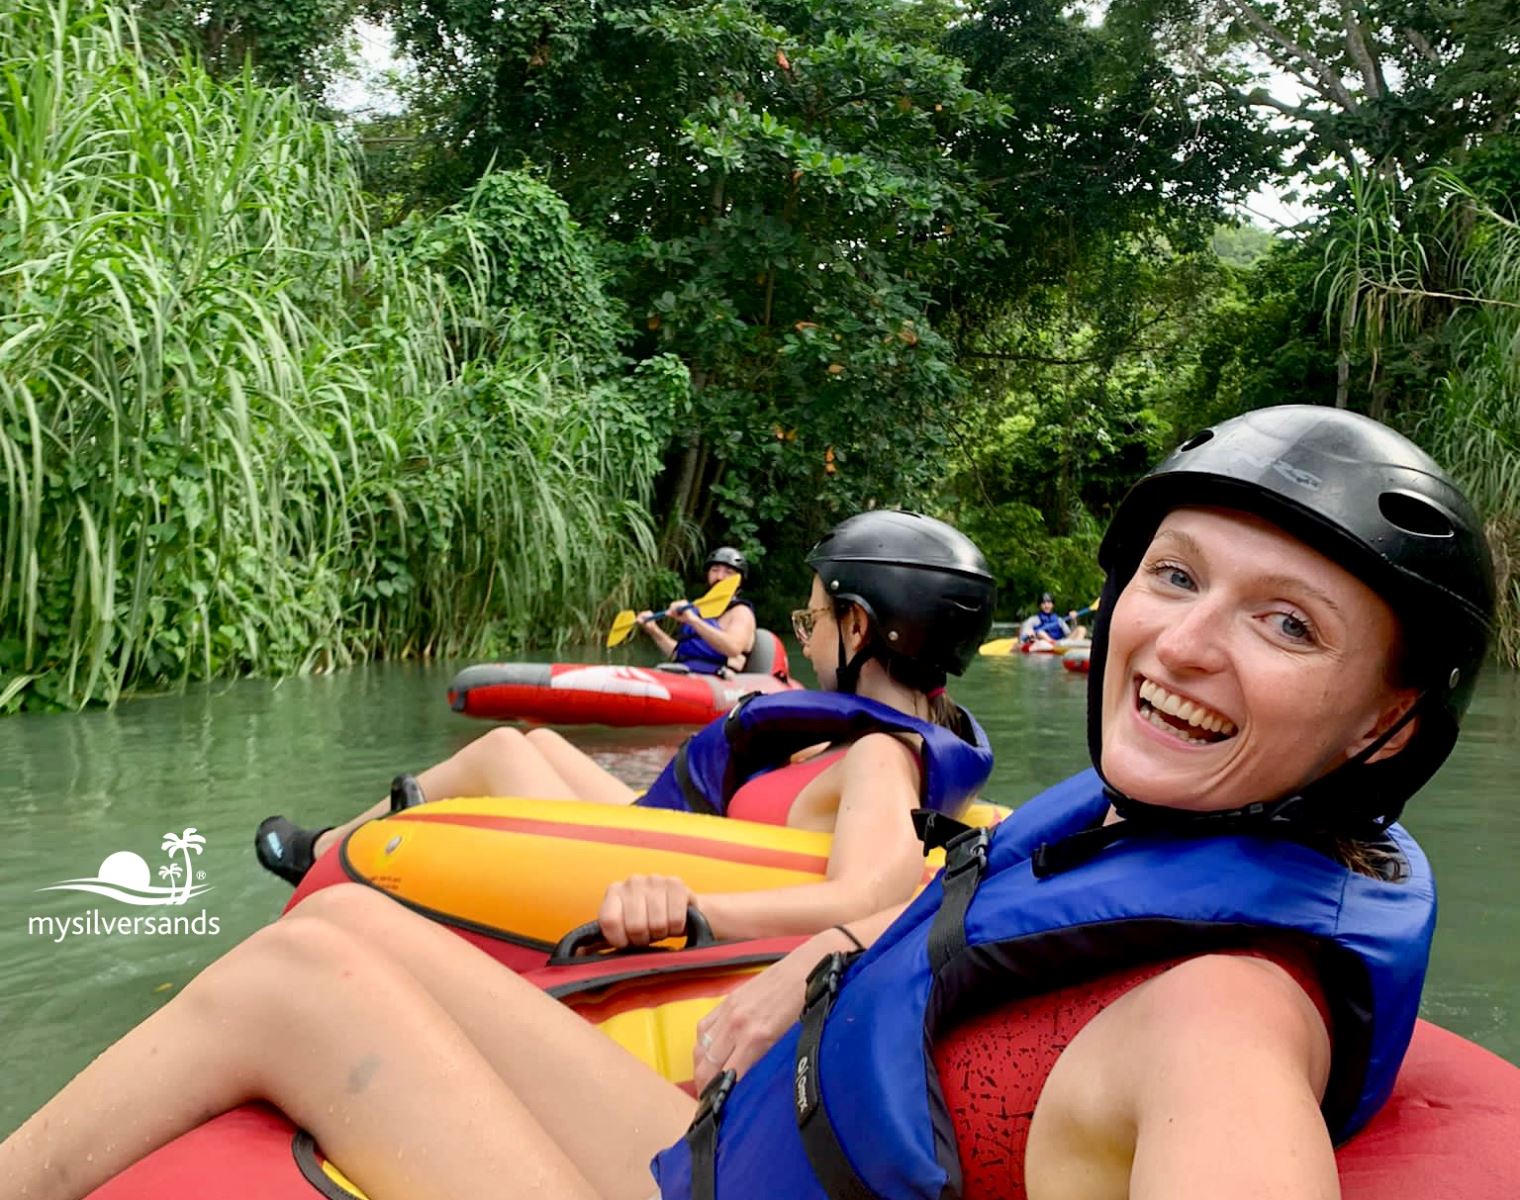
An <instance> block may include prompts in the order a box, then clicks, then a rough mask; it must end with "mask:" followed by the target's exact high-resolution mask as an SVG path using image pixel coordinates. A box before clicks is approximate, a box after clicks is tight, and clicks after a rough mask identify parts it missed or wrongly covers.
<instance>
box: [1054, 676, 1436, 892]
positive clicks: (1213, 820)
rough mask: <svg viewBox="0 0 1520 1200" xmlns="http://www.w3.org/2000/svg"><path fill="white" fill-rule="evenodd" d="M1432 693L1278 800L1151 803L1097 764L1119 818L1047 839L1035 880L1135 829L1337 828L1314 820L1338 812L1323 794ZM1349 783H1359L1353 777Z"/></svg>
mask: <svg viewBox="0 0 1520 1200" xmlns="http://www.w3.org/2000/svg"><path fill="white" fill-rule="evenodd" d="M1430 694H1431V693H1430V692H1429V691H1428V690H1427V691H1423V692H1421V693H1420V694H1419V695H1418V696H1416V697H1415V701H1414V703H1413V704H1411V705H1410V706H1409V708H1408V709H1407V710H1406V711H1405V712H1404V714H1403V715H1402V716H1401V717H1399V719H1398V720H1397V721H1395V722H1394V723H1393V724H1392V725H1390V726H1389V727H1388V728H1387V729H1386V730H1384V731H1383V732H1382V733H1380V734H1379V735H1378V736H1377V737H1376V738H1374V739H1373V740H1372V741H1371V742H1370V743H1369V744H1368V745H1367V746H1365V747H1363V748H1362V750H1361V751H1360V752H1358V753H1357V754H1356V755H1355V756H1353V757H1351V758H1348V759H1347V760H1346V761H1345V762H1343V763H1342V764H1341V765H1340V766H1338V767H1336V768H1335V770H1333V771H1331V772H1329V773H1328V774H1326V775H1322V776H1321V777H1320V778H1318V779H1316V780H1314V781H1313V782H1311V783H1308V784H1305V785H1304V786H1303V787H1302V788H1299V789H1298V790H1297V791H1295V792H1292V793H1290V794H1289V795H1287V796H1284V797H1282V798H1281V799H1279V800H1267V801H1257V802H1256V803H1254V804H1247V805H1243V806H1242V807H1240V808H1230V809H1223V810H1216V811H1212V812H1197V811H1194V810H1192V809H1182V808H1173V807H1171V806H1170V805H1166V804H1150V803H1147V802H1146V801H1143V800H1136V799H1134V798H1133V797H1131V796H1126V795H1125V794H1124V793H1123V792H1121V791H1119V789H1118V788H1116V787H1114V785H1113V784H1111V783H1110V782H1109V781H1108V779H1107V778H1106V777H1105V776H1104V774H1103V768H1102V766H1101V764H1099V765H1097V771H1098V778H1099V779H1101V780H1102V781H1103V791H1104V792H1105V793H1106V794H1107V796H1108V800H1109V803H1110V804H1112V805H1113V807H1114V811H1115V812H1116V813H1118V814H1119V818H1120V819H1119V820H1118V821H1115V822H1113V823H1112V824H1108V825H1100V826H1098V827H1097V828H1096V829H1084V830H1082V831H1081V832H1079V833H1074V834H1071V835H1069V836H1068V837H1064V838H1061V839H1060V840H1059V841H1056V842H1046V843H1044V844H1043V845H1041V846H1040V847H1039V848H1038V849H1037V850H1036V851H1035V852H1034V855H1033V857H1032V862H1031V867H1032V869H1033V871H1034V874H1035V876H1036V877H1037V878H1041V879H1043V878H1045V877H1046V876H1049V875H1055V874H1058V873H1059V872H1061V871H1066V870H1069V869H1071V868H1072V867H1076V866H1080V865H1081V864H1082V863H1084V862H1086V861H1088V860H1089V859H1090V858H1092V857H1093V856H1095V855H1096V854H1098V853H1099V852H1101V851H1102V850H1104V849H1105V848H1107V847H1108V846H1111V845H1113V843H1115V842H1117V841H1118V840H1119V839H1120V838H1124V837H1129V836H1131V835H1132V834H1137V833H1147V832H1163V833H1191V834H1199V835H1213V834H1228V833H1234V832H1237V831H1239V832H1254V831H1256V830H1264V829H1269V830H1271V831H1272V832H1274V833H1277V834H1281V835H1282V836H1285V837H1289V838H1297V839H1300V840H1305V839H1310V840H1312V838H1313V836H1314V835H1316V834H1324V833H1330V832H1334V831H1335V822H1333V821H1324V820H1317V819H1316V818H1318V817H1323V816H1329V815H1333V812H1334V810H1333V808H1332V807H1331V806H1332V805H1333V803H1334V802H1333V801H1332V800H1329V799H1327V798H1325V795H1324V794H1325V792H1327V791H1328V790H1330V789H1331V788H1334V787H1339V786H1340V785H1341V784H1342V783H1343V782H1344V781H1345V776H1344V774H1343V773H1344V772H1347V771H1351V770H1353V769H1355V768H1359V767H1364V766H1366V765H1367V764H1368V763H1370V762H1371V760H1372V757H1373V755H1375V754H1376V753H1377V752H1378V751H1379V750H1381V749H1382V748H1383V747H1384V746H1386V745H1387V744H1388V742H1389V741H1390V740H1391V739H1392V738H1393V737H1394V735H1395V734H1397V733H1398V732H1399V730H1401V729H1403V728H1404V727H1405V726H1406V725H1408V724H1409V723H1410V722H1411V721H1412V720H1414V718H1415V717H1416V716H1417V715H1418V714H1419V712H1420V710H1421V709H1423V708H1424V707H1425V704H1426V700H1427V699H1428V698H1429V697H1430ZM1351 786H1352V787H1355V782H1354V780H1353V781H1352V783H1351ZM1390 824H1392V818H1390V817H1372V818H1369V819H1368V820H1367V821H1366V822H1364V823H1363V825H1362V828H1363V829H1366V828H1367V827H1368V825H1371V826H1372V827H1374V828H1378V829H1383V828H1386V827H1387V826H1388V825H1390ZM1346 832H1352V830H1351V829H1349V828H1347V829H1346Z"/></svg>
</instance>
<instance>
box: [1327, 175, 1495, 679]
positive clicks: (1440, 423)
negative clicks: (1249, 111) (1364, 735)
mask: <svg viewBox="0 0 1520 1200" xmlns="http://www.w3.org/2000/svg"><path fill="white" fill-rule="evenodd" d="M1353 194H1354V202H1355V203H1354V208H1353V211H1352V212H1351V213H1350V214H1349V216H1348V219H1347V221H1346V222H1345V231H1344V232H1343V234H1342V235H1341V236H1340V237H1338V238H1336V239H1334V240H1332V241H1331V243H1330V245H1329V249H1328V252H1327V265H1326V275H1325V278H1326V280H1327V281H1328V295H1329V305H1330V312H1331V313H1332V315H1337V316H1338V317H1339V320H1340V321H1341V324H1342V329H1343V331H1344V333H1345V335H1346V336H1347V337H1348V338H1349V339H1351V340H1353V341H1354V342H1356V343H1357V344H1359V345H1360V346H1361V347H1363V348H1365V349H1366V350H1367V351H1368V352H1369V354H1370V356H1371V358H1372V361H1373V364H1374V367H1375V368H1376V364H1377V362H1378V359H1379V358H1380V357H1381V358H1384V359H1386V358H1388V357H1390V356H1392V355H1395V354H1402V355H1405V356H1406V357H1410V356H1413V357H1415V358H1417V359H1420V360H1423V361H1426V362H1429V361H1434V362H1438V363H1440V364H1441V370H1440V373H1439V375H1438V376H1437V377H1436V378H1435V380H1434V382H1433V386H1429V387H1426V388H1424V389H1422V391H1421V394H1419V395H1416V396H1406V397H1404V398H1403V404H1402V405H1401V409H1402V412H1401V414H1400V416H1401V419H1402V421H1403V423H1404V424H1405V425H1407V426H1408V428H1409V431H1410V432H1411V433H1412V434H1413V435H1414V437H1415V438H1416V439H1417V440H1418V441H1419V442H1420V444H1421V445H1423V446H1424V447H1425V448H1426V449H1427V450H1428V451H1429V452H1430V453H1431V454H1432V455H1433V456H1434V457H1435V458H1436V459H1437V460H1438V461H1439V462H1440V463H1441V464H1442V465H1443V466H1445V467H1447V468H1448V469H1449V470H1450V471H1451V472H1452V473H1453V475H1455V476H1456V478H1457V479H1458V480H1459V481H1460V482H1461V483H1462V485H1463V486H1464V488H1466V489H1467V491H1468V494H1469V495H1470V496H1471V497H1472V499H1473V501H1474V503H1475V504H1476V505H1477V506H1478V510H1479V512H1480V513H1482V514H1483V516H1484V520H1485V525H1486V531H1487V533H1488V540H1489V544H1490V546H1492V548H1493V551H1494V565H1495V568H1496V572H1497V575H1498V582H1499V609H1498V628H1497V635H1498V636H1497V643H1496V650H1497V653H1498V655H1499V657H1500V659H1501V660H1502V661H1504V662H1506V663H1508V664H1509V665H1510V666H1520V224H1517V222H1516V221H1515V219H1514V218H1513V216H1512V215H1511V214H1508V213H1505V212H1501V211H1499V209H1498V208H1497V207H1495V206H1494V205H1493V204H1491V203H1489V202H1487V201H1486V200H1485V199H1484V198H1483V197H1481V196H1479V195H1478V194H1476V193H1475V192H1474V191H1473V190H1472V189H1471V188H1469V187H1468V186H1467V185H1466V184H1464V183H1463V182H1462V180H1461V179H1459V178H1457V177H1456V176H1454V175H1452V174H1450V173H1444V172H1443V173H1440V174H1437V175H1434V176H1432V177H1431V178H1430V179H1428V180H1426V181H1425V182H1424V183H1423V184H1422V186H1420V187H1418V188H1415V189H1413V190H1410V191H1405V192H1400V191H1396V190H1395V189H1394V187H1393V186H1392V185H1390V184H1388V183H1386V182H1379V181H1365V180H1362V181H1357V186H1356V188H1355V189H1354V193H1353Z"/></svg>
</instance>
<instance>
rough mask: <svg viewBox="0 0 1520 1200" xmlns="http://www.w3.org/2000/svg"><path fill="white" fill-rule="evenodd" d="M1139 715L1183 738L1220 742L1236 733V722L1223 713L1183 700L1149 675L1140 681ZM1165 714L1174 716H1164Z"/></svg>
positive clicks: (1184, 739) (1199, 741) (1202, 741)
mask: <svg viewBox="0 0 1520 1200" xmlns="http://www.w3.org/2000/svg"><path fill="white" fill-rule="evenodd" d="M1140 715H1141V716H1142V717H1144V718H1145V719H1146V720H1147V721H1149V722H1150V723H1151V724H1152V725H1154V726H1156V728H1158V729H1164V730H1166V731H1167V732H1168V733H1171V734H1175V735H1176V736H1177V737H1179V738H1181V739H1182V740H1183V741H1185V742H1196V743H1209V742H1219V741H1223V740H1224V739H1225V738H1228V737H1233V736H1234V735H1235V722H1234V721H1232V720H1230V719H1229V718H1228V717H1226V716H1225V715H1224V714H1222V713H1217V712H1214V711H1213V710H1212V709H1209V708H1205V707H1204V706H1203V705H1201V704H1198V703H1197V702H1195V701H1192V700H1186V699H1184V698H1183V697H1181V696H1178V695H1176V694H1175V693H1174V692H1169V691H1167V690H1166V689H1165V688H1164V687H1162V686H1161V685H1160V684H1159V683H1153V682H1152V681H1151V680H1149V679H1142V680H1141V681H1140ZM1167 717H1171V718H1173V719H1172V720H1167ZM1185 726H1190V727H1192V728H1193V729H1196V730H1198V731H1199V732H1200V733H1202V734H1204V735H1206V736H1203V737H1194V736H1192V735H1191V734H1189V733H1187V732H1186V730H1185V728H1184V727H1185Z"/></svg>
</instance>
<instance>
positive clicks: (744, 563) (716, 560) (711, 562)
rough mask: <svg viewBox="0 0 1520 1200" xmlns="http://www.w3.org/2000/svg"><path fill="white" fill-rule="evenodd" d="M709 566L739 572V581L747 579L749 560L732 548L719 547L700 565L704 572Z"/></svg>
mask: <svg viewBox="0 0 1520 1200" xmlns="http://www.w3.org/2000/svg"><path fill="white" fill-rule="evenodd" d="M711 566H723V567H732V568H733V569H734V570H736V571H738V572H739V578H740V579H746V578H748V577H749V559H747V558H745V557H744V555H742V554H740V553H739V551H737V550H735V549H734V548H733V547H732V546H719V547H718V548H717V549H716V550H714V551H713V552H712V553H711V554H709V555H708V556H707V561H706V562H705V563H703V564H702V569H703V570H704V571H705V570H707V568H708V567H711Z"/></svg>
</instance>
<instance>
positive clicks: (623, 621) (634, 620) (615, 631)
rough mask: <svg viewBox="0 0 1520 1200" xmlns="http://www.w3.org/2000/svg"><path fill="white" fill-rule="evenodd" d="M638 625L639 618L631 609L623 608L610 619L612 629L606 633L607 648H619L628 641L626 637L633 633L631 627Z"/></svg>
mask: <svg viewBox="0 0 1520 1200" xmlns="http://www.w3.org/2000/svg"><path fill="white" fill-rule="evenodd" d="M638 623H639V617H638V614H637V613H636V612H634V611H633V609H631V608H625V609H624V610H623V611H622V612H620V613H618V615H617V616H615V617H613V618H612V628H611V629H609V630H608V631H607V648H608V649H609V650H610V649H611V648H612V647H613V646H621V645H622V644H623V643H624V642H626V641H627V640H628V635H629V634H631V633H632V632H633V627H634V626H635V625H637V624H638Z"/></svg>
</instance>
